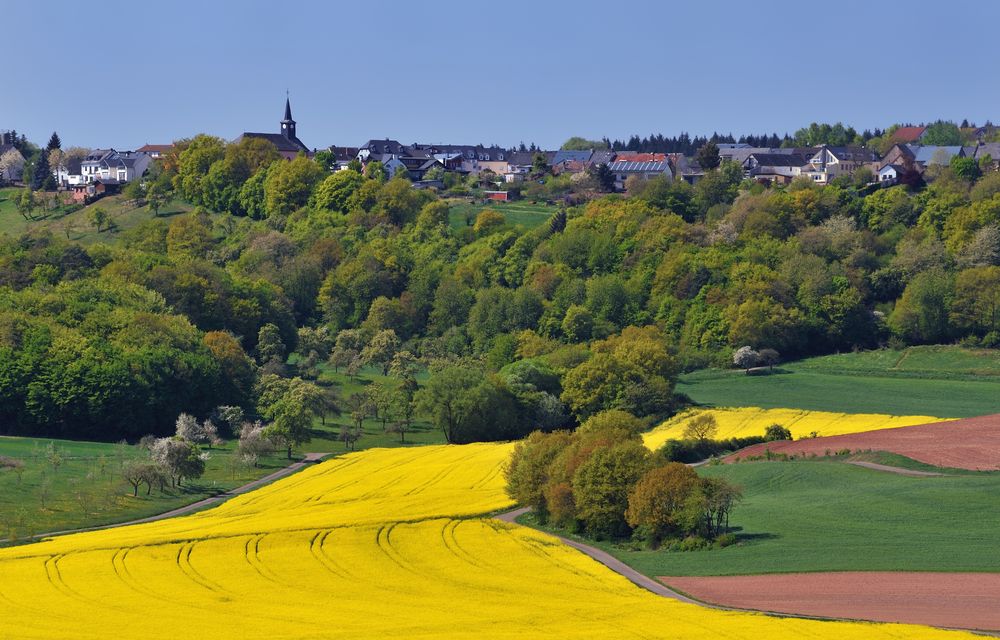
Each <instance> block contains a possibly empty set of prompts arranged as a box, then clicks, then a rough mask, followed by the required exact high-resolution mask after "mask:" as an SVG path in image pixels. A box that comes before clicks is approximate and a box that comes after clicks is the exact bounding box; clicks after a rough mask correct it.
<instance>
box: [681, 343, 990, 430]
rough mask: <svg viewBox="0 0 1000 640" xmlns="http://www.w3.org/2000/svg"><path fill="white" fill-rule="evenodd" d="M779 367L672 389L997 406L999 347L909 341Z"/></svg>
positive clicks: (813, 405)
mask: <svg viewBox="0 0 1000 640" xmlns="http://www.w3.org/2000/svg"><path fill="white" fill-rule="evenodd" d="M779 369H780V371H781V372H780V373H775V374H772V375H762V376H747V375H744V374H743V372H742V371H737V370H724V369H705V370H702V371H696V372H694V373H690V374H687V375H684V376H682V377H681V379H680V381H679V383H678V385H677V391H679V392H681V393H685V394H687V395H688V396H690V397H691V399H692V400H694V401H695V402H697V403H699V404H704V405H710V406H719V407H722V406H757V407H765V408H769V407H787V408H795V409H813V410H819V411H842V412H850V413H888V414H893V415H908V414H910V415H912V414H916V415H932V416H939V417H942V418H965V417H970V416H979V415H985V414H989V413H997V412H1000V351H996V350H970V349H962V348H959V347H948V346H933V347H910V348H908V349H904V350H901V351H894V350H888V349H887V350H880V351H868V352H861V353H850V354H840V355H833V356H823V357H819V358H810V359H808V360H801V361H798V362H789V363H786V364H782V365H781V366H780V367H779Z"/></svg>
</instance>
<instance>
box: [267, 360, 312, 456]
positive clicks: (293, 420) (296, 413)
mask: <svg viewBox="0 0 1000 640" xmlns="http://www.w3.org/2000/svg"><path fill="white" fill-rule="evenodd" d="M257 398H258V399H257V410H258V412H259V413H260V415H261V416H263V417H264V418H265V419H266V420H268V421H270V424H269V425H268V426H267V428H266V429H265V431H264V434H265V435H266V436H267V437H268V438H270V439H271V440H272V441H274V442H279V443H281V444H282V446H283V447H284V448H285V453H286V455H287V457H288V459H289V460H291V458H292V447H296V446H299V445H301V444H304V443H306V442H309V441H310V440H311V439H312V422H313V420H314V419H315V418H317V417H319V416H320V415H321V414H322V411H323V406H324V398H323V391H322V389H320V388H319V387H317V386H316V385H315V384H312V383H311V382H306V381H305V380H303V379H302V378H291V379H288V378H281V377H279V376H277V375H274V374H271V373H268V374H264V375H263V376H261V379H260V381H259V382H258V383H257Z"/></svg>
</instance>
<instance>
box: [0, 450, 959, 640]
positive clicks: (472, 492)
mask: <svg viewBox="0 0 1000 640" xmlns="http://www.w3.org/2000/svg"><path fill="white" fill-rule="evenodd" d="M510 451H511V445H496V444H482V445H469V446H461V447H459V446H435V447H422V448H409V449H381V450H371V451H366V452H361V453H354V454H349V455H346V456H343V457H341V458H339V459H336V460H332V461H330V462H326V463H323V464H321V465H317V466H315V467H313V468H311V469H309V470H306V471H304V472H302V473H300V474H298V475H295V476H292V477H290V478H287V479H285V480H282V481H280V482H277V483H275V484H273V485H271V486H269V487H266V488H264V489H261V490H258V491H255V492H253V493H250V494H246V495H244V496H242V497H238V498H235V499H233V500H232V501H230V502H228V503H226V504H225V505H223V506H220V507H218V508H216V509H213V510H211V511H206V512H202V513H199V514H196V515H192V516H188V517H184V518H177V519H173V520H166V521H162V522H157V523H150V524H145V525H138V526H129V527H123V528H119V529H113V530H108V531H102V532H92V533H82V534H77V535H72V536H66V537H63V538H57V539H54V540H50V541H45V542H41V543H37V544H32V545H26V546H21V547H14V548H9V549H4V550H0V639H4V640H6V639H12V638H18V639H20V638H39V639H41V638H45V639H52V638H72V639H75V640H90V639H93V640H97V639H101V640H104V639H107V638H122V639H131V638H137V639H143V640H155V639H161V638H162V639H167V638H170V639H175V638H184V639H199V638H209V639H211V640H226V639H229V638H234V639H236V638H238V639H241V640H244V639H256V638H261V639H268V640H275V639H282V638H512V639H513V638H614V639H617V638H699V639H700V638H704V639H706V640H708V639H711V640H716V639H718V638H726V639H729V640H733V639H744V638H745V639H751V638H753V639H759V638H768V639H781V638H807V639H820V638H830V639H833V638H837V639H848V640H852V639H853V640H881V639H888V638H900V639H901V638H909V639H936V638H947V637H965V636H964V634H958V633H953V632H945V631H939V630H934V629H929V628H924V627H914V626H904V625H873V624H863V623H839V622H837V623H835V622H818V621H809V620H795V619H780V618H774V617H768V616H764V615H758V614H748V613H733V612H723V611H716V610H712V609H706V608H702V607H699V606H695V605H687V604H683V603H680V602H677V601H673V600H669V599H665V598H662V597H659V596H655V595H653V594H651V593H648V592H646V591H644V590H642V589H640V588H638V587H636V586H634V585H633V584H632V583H631V582H629V581H627V580H626V579H625V578H623V577H621V576H619V575H618V574H616V573H613V572H612V571H610V570H608V569H606V568H605V567H604V566H603V565H600V564H598V563H596V562H595V561H593V560H591V559H589V558H588V557H586V556H584V555H582V554H581V553H579V552H577V551H575V550H573V549H571V548H569V547H567V546H564V545H562V544H560V543H559V542H558V541H557V540H555V539H554V538H551V537H549V536H547V535H545V534H542V533H539V532H536V531H534V530H531V529H528V528H524V527H519V526H515V525H508V524H505V523H501V522H499V521H497V520H494V519H491V518H488V517H484V516H481V514H484V513H487V512H490V511H494V510H499V509H505V508H507V507H510V506H511V503H510V501H509V500H508V499H507V497H506V496H505V495H504V492H503V477H502V466H503V464H504V462H505V460H506V459H507V457H508V456H509V455H510ZM967 637H971V636H967Z"/></svg>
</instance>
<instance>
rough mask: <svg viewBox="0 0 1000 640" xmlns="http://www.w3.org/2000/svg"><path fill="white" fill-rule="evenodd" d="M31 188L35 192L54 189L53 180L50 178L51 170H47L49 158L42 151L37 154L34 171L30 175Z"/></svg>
mask: <svg viewBox="0 0 1000 640" xmlns="http://www.w3.org/2000/svg"><path fill="white" fill-rule="evenodd" d="M31 188H32V189H34V190H35V191H39V190H45V191H49V190H52V189H54V188H55V178H53V177H52V169H51V168H49V156H48V154H47V153H45V152H44V151H43V152H41V153H39V154H38V158H37V159H36V160H35V170H34V172H32V174H31Z"/></svg>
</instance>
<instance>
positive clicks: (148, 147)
mask: <svg viewBox="0 0 1000 640" xmlns="http://www.w3.org/2000/svg"><path fill="white" fill-rule="evenodd" d="M173 148H174V145H172V144H144V145H142V146H141V147H139V148H138V149H136V152H137V153H145V154H146V155H147V156H149V157H150V158H153V159H156V158H159V157H161V156H162V155H163V154H165V153H170V152H171V151H172V150H173Z"/></svg>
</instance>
